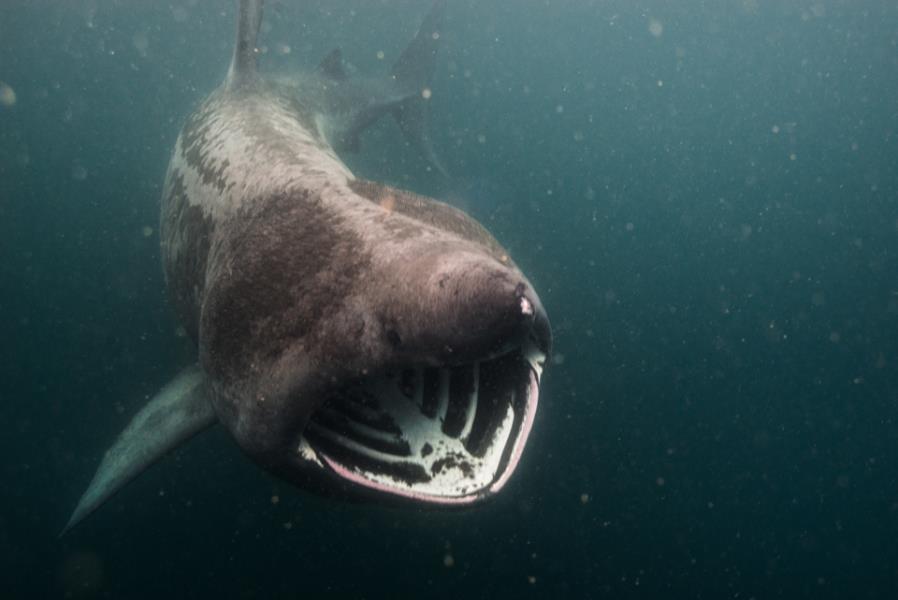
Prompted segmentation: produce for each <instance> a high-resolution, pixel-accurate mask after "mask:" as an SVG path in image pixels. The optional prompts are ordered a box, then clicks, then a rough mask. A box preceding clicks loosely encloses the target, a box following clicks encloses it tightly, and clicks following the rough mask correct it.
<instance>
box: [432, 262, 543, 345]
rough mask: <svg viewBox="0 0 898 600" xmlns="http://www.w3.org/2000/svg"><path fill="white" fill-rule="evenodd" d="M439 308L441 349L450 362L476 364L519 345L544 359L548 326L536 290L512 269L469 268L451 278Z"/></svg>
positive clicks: (481, 264)
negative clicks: (453, 358) (442, 330)
mask: <svg viewBox="0 0 898 600" xmlns="http://www.w3.org/2000/svg"><path fill="white" fill-rule="evenodd" d="M454 279H455V281H453V285H452V288H453V289H452V292H451V295H447V296H446V297H445V299H446V300H447V301H448V302H449V303H451V304H452V306H445V305H444V307H443V308H444V311H445V312H444V314H446V315H447V316H448V317H449V318H448V322H447V323H446V325H447V327H446V329H445V331H446V332H447V333H446V337H445V339H446V340H447V341H448V342H449V343H448V344H447V346H449V347H450V348H452V352H453V353H454V354H455V355H456V359H460V360H479V359H481V358H483V357H487V356H489V357H492V356H498V355H501V354H505V353H507V352H509V351H511V350H513V349H515V348H520V347H522V346H525V345H527V346H530V345H535V346H537V347H538V348H539V349H540V350H541V351H542V352H543V353H544V354H548V352H549V348H550V346H551V341H552V340H551V338H552V334H551V327H550V325H549V319H548V317H547V316H546V311H545V309H544V308H543V305H542V302H541V301H540V299H539V296H538V295H537V294H536V291H535V290H534V289H533V287H532V286H531V285H530V283H529V282H528V281H527V279H526V278H525V277H524V276H523V275H522V274H521V273H520V272H519V271H518V270H517V269H515V268H513V267H506V266H504V265H485V264H483V263H480V264H477V265H469V266H468V268H466V269H464V270H461V271H456V272H455V274H454Z"/></svg>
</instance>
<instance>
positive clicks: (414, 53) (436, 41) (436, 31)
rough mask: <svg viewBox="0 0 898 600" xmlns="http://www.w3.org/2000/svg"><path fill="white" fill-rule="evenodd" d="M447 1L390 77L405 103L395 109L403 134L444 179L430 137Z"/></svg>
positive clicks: (431, 14) (428, 19)
mask: <svg viewBox="0 0 898 600" xmlns="http://www.w3.org/2000/svg"><path fill="white" fill-rule="evenodd" d="M445 4H446V3H445V0H436V2H434V3H433V7H432V8H431V9H430V12H429V13H428V14H427V17H425V19H424V22H423V23H421V27H420V28H418V33H417V34H416V35H415V38H414V39H413V40H412V41H411V43H410V44H409V45H408V46H407V47H406V49H405V51H403V53H402V55H401V56H400V57H399V60H397V61H396V63H395V64H394V65H393V70H392V71H391V73H390V75H391V77H392V78H393V81H394V85H395V87H396V90H397V91H398V93H399V95H400V96H401V97H402V100H401V101H400V102H398V103H397V104H396V105H395V106H394V107H393V109H392V113H393V117H394V118H395V119H396V122H397V123H398V124H399V128H400V129H401V130H402V133H403V134H405V137H406V139H408V140H409V142H411V143H412V144H413V145H414V146H415V147H416V148H418V151H419V152H421V153H422V154H423V155H424V157H425V158H426V159H427V160H428V161H429V162H430V164H432V165H433V166H434V168H436V169H437V170H438V171H439V172H440V173H441V174H443V176H445V177H448V171H447V170H446V167H445V166H443V164H442V162H441V161H440V160H439V158H438V157H437V155H436V153H435V152H434V150H433V142H432V140H431V137H430V98H431V96H432V93H433V92H432V90H431V82H432V81H433V73H434V70H435V67H436V57H437V50H438V49H439V46H440V43H441V42H440V38H441V37H442V33H443V14H444V12H445V10H444V8H445Z"/></svg>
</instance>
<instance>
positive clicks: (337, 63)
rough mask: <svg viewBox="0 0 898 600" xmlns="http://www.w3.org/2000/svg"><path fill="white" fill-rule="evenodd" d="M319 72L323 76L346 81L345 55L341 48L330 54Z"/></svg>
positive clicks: (322, 63) (319, 66) (320, 66)
mask: <svg viewBox="0 0 898 600" xmlns="http://www.w3.org/2000/svg"><path fill="white" fill-rule="evenodd" d="M318 70H319V71H320V72H321V74H322V75H325V76H327V77H330V78H331V79H335V80H337V81H342V80H344V79H346V70H345V69H344V68H343V53H342V52H340V49H339V48H334V49H333V50H331V51H330V54H328V55H327V56H325V57H324V60H322V61H321V63H320V64H319V65H318Z"/></svg>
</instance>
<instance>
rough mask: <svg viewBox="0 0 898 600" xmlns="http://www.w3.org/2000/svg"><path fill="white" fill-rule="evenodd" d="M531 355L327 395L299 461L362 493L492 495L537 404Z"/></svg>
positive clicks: (415, 371) (453, 497)
mask: <svg viewBox="0 0 898 600" xmlns="http://www.w3.org/2000/svg"><path fill="white" fill-rule="evenodd" d="M544 363H545V354H543V353H542V352H541V351H539V350H537V349H536V347H535V346H532V347H526V348H523V349H521V348H519V349H517V350H515V351H513V352H510V353H508V354H504V355H502V356H500V357H497V358H492V359H488V360H483V361H480V362H475V363H471V364H467V365H462V366H453V367H445V368H409V369H405V370H400V371H395V372H389V373H386V374H384V375H382V376H378V377H369V378H365V379H362V380H360V381H357V382H354V383H352V384H350V385H347V386H346V387H343V388H341V389H339V390H337V391H335V392H333V393H332V394H331V395H330V396H329V397H328V398H327V400H326V401H325V402H324V403H323V405H322V406H321V408H319V409H318V410H317V411H316V412H315V413H314V414H313V415H312V418H311V420H310V422H309V424H308V425H307V427H306V429H305V431H304V432H303V435H302V439H301V441H300V445H299V453H300V457H301V460H303V461H305V462H306V463H313V464H314V466H315V467H316V468H318V469H323V470H325V471H328V472H330V473H331V475H333V476H336V477H338V478H339V479H342V480H344V481H346V482H350V483H352V484H355V485H357V486H360V487H361V488H364V489H367V490H369V491H373V492H378V493H382V494H386V495H390V496H394V497H399V498H404V499H408V500H412V501H417V502H423V503H428V504H442V505H463V504H470V503H473V502H477V501H479V500H482V499H485V498H487V497H489V496H491V495H492V494H494V493H496V492H498V491H499V490H500V489H502V487H503V486H504V485H505V483H506V482H507V481H508V478H509V477H510V476H511V474H512V473H513V472H514V470H515V468H516V467H517V464H518V461H519V460H520V458H521V452H522V451H523V449H524V446H525V444H526V442H527V437H528V435H529V433H530V428H531V426H532V424H533V417H534V415H535V413H536V407H537V403H538V399H539V380H540V376H541V374H542V368H543V365H544Z"/></svg>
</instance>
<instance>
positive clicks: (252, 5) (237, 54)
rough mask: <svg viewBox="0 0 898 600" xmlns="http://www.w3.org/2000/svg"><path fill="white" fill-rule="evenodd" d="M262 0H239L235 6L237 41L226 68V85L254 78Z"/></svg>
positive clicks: (244, 82) (232, 86)
mask: <svg viewBox="0 0 898 600" xmlns="http://www.w3.org/2000/svg"><path fill="white" fill-rule="evenodd" d="M263 4H264V0H240V4H239V5H238V8H237V41H236V43H235V44H234V57H233V58H232V59H231V67H230V69H228V78H227V86H228V87H229V88H234V87H239V86H241V85H245V84H247V83H250V82H252V81H254V80H255V78H256V39H257V38H258V37H259V26H260V25H261V24H262V8H263Z"/></svg>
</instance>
